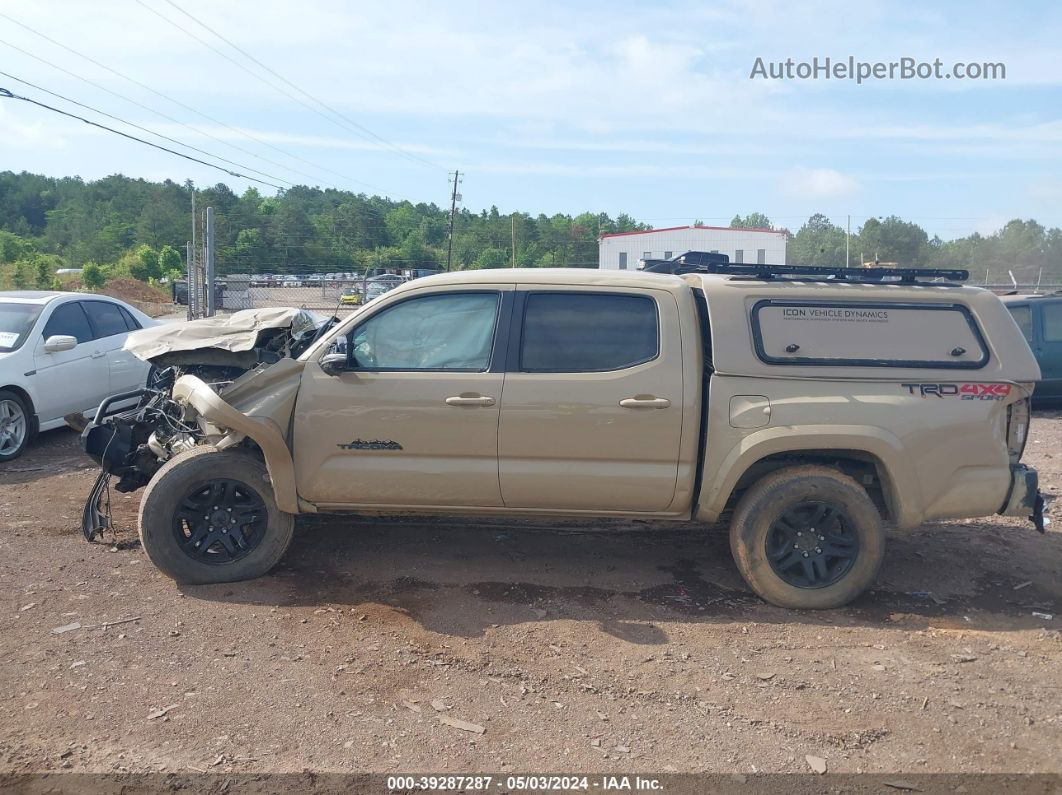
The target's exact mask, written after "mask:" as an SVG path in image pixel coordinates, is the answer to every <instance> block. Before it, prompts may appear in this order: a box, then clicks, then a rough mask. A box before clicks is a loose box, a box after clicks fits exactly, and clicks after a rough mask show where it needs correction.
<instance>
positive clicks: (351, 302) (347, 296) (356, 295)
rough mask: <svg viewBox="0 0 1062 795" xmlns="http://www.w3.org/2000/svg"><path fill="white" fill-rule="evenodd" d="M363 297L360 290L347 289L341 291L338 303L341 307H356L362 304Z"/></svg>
mask: <svg viewBox="0 0 1062 795" xmlns="http://www.w3.org/2000/svg"><path fill="white" fill-rule="evenodd" d="M364 299H365V296H363V295H362V294H361V290H359V289H358V288H357V287H348V288H347V289H345V290H344V291H343V294H342V295H340V296H339V303H340V304H342V305H343V306H357V305H358V304H360V303H362V301H363V300H364Z"/></svg>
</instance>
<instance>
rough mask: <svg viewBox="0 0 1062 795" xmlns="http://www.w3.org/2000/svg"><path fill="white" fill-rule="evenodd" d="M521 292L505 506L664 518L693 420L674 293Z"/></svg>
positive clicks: (503, 461)
mask: <svg viewBox="0 0 1062 795" xmlns="http://www.w3.org/2000/svg"><path fill="white" fill-rule="evenodd" d="M519 289H520V290H521V292H519V293H518V297H517V301H516V303H515V309H514V317H513V335H512V338H511V342H510V348H509V361H508V366H507V370H508V372H507V373H506V377H505V392H504V394H503V397H502V407H501V418H500V423H499V428H498V459H499V460H498V464H499V477H500V480H501V490H502V499H503V500H504V503H505V505H506V507H510V508H552V509H558V510H589V511H646V512H651V511H664V510H666V509H667V508H668V506H669V505H670V504H671V503H672V501H673V500H674V496H675V487H676V481H677V476H678V459H679V442H680V436H681V431H682V416H683V405H682V403H683V381H682V379H683V372H682V360H681V341H680V331H679V325H678V306H677V304H676V303H675V299H674V297H673V296H672V295H671V294H670V293H668V292H666V291H657V290H644V289H643V290H633V289H622V288H617V289H612V288H609V289H607V290H602V289H597V288H580V287H567V286H566V287H564V288H554V287H548V286H545V285H528V286H526V287H525V286H520V288H519Z"/></svg>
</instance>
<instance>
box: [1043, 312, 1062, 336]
mask: <svg viewBox="0 0 1062 795" xmlns="http://www.w3.org/2000/svg"><path fill="white" fill-rule="evenodd" d="M1044 342H1062V304H1044Z"/></svg>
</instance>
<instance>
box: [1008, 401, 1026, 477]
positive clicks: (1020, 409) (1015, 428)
mask: <svg viewBox="0 0 1062 795" xmlns="http://www.w3.org/2000/svg"><path fill="white" fill-rule="evenodd" d="M1028 438H1029V398H1022V399H1021V400H1018V401H1016V402H1014V403H1011V404H1010V405H1009V406H1007V453H1008V454H1009V455H1010V463H1012V464H1016V463H1018V462H1019V461H1021V456H1022V453H1024V452H1025V442H1026V441H1027V440H1028Z"/></svg>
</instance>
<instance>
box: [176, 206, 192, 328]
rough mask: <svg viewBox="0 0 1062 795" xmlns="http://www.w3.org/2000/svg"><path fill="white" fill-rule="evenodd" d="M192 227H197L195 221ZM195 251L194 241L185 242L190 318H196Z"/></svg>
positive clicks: (186, 291) (186, 285) (185, 282)
mask: <svg viewBox="0 0 1062 795" xmlns="http://www.w3.org/2000/svg"><path fill="white" fill-rule="evenodd" d="M192 227H193V229H194V228H195V224H194V223H193V224H192ZM194 251H195V247H194V246H193V245H192V241H191V240H189V241H188V242H187V243H185V244H184V255H185V261H186V262H187V263H188V269H187V271H185V277H184V297H185V299H186V300H187V301H188V319H189V320H195V314H194V311H195V310H194V308H193V306H192V303H193V301H192V297H193V296H194V295H195V288H194V287H193V285H192V282H193V280H194V278H195V254H194V253H193V252H194ZM173 300H175V301H176V300H177V293H176V287H174V295H173Z"/></svg>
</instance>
